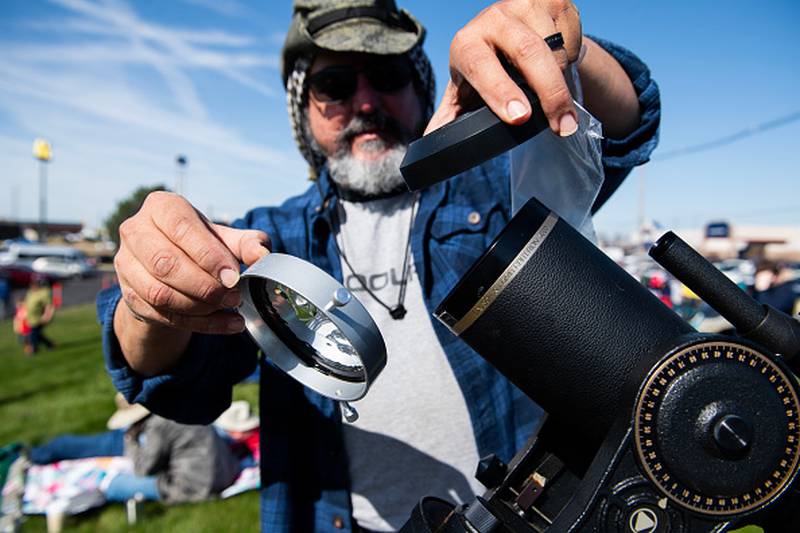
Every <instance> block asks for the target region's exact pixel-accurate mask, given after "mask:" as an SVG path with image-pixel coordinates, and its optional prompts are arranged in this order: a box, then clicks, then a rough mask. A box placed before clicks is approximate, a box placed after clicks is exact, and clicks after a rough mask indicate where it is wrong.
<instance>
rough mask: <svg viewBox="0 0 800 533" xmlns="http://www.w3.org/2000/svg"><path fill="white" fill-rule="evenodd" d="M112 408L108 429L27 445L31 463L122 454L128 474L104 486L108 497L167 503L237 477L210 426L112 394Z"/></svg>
mask: <svg viewBox="0 0 800 533" xmlns="http://www.w3.org/2000/svg"><path fill="white" fill-rule="evenodd" d="M115 401H116V403H117V411H116V412H115V413H114V414H113V415H112V416H111V418H109V420H108V424H107V426H108V429H109V431H107V432H104V433H98V434H95V435H61V436H58V437H56V438H54V439H52V440H50V441H49V442H47V443H46V444H44V445H42V446H37V447H34V448H31V449H30V452H29V454H28V456H29V459H30V460H31V462H33V463H34V464H50V463H54V462H56V461H62V460H65V459H82V458H86V457H114V456H126V457H129V458H130V459H131V460H132V461H133V473H132V474H118V475H117V476H115V477H114V478H113V479H112V480H111V482H110V483H109V484H108V486H107V487H106V489H105V496H106V498H107V499H108V500H109V501H127V500H129V499H131V498H133V497H135V496H137V495H138V494H141V495H142V497H143V498H144V499H146V500H159V501H163V502H165V503H168V504H173V503H183V502H192V501H202V500H206V499H208V498H209V497H211V496H213V495H215V494H218V493H219V492H221V491H222V490H224V489H225V488H227V487H228V486H229V485H230V484H231V483H233V482H234V481H235V480H236V476H238V475H239V471H240V466H239V460H238V459H237V458H236V456H235V455H234V454H233V452H232V451H231V449H230V447H229V446H228V444H227V442H225V440H224V439H223V438H222V437H221V436H220V435H219V434H218V433H217V431H216V430H215V429H214V428H213V427H212V426H190V425H184V424H179V423H177V422H173V421H172V420H167V419H166V418H162V417H160V416H158V415H154V414H152V413H150V411H148V410H147V409H146V408H145V407H143V406H141V405H138V404H133V405H131V404H129V403H128V402H126V401H125V399H124V398H123V397H122V395H120V394H117V396H116V398H115Z"/></svg>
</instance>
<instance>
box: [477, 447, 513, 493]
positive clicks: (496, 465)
mask: <svg viewBox="0 0 800 533" xmlns="http://www.w3.org/2000/svg"><path fill="white" fill-rule="evenodd" d="M507 472H508V466H507V465H506V464H505V463H504V462H503V461H501V460H500V458H499V457H497V456H496V455H495V454H493V453H490V454H489V455H486V456H484V457H481V460H480V461H478V469H477V470H476V471H475V479H477V480H478V481H480V482H481V483H483V486H484V487H486V488H487V489H491V488H494V487H496V486H498V485H500V484H501V483H502V482H503V480H504V479H505V477H506V473H507Z"/></svg>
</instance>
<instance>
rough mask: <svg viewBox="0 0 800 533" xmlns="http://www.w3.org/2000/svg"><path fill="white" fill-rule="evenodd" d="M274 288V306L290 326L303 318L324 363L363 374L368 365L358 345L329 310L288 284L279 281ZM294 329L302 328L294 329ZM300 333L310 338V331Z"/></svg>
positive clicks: (312, 344) (302, 321)
mask: <svg viewBox="0 0 800 533" xmlns="http://www.w3.org/2000/svg"><path fill="white" fill-rule="evenodd" d="M273 292H274V295H273V296H272V298H271V301H272V306H273V307H274V308H275V310H277V311H278V313H279V314H280V315H281V316H282V317H283V318H284V320H286V321H287V323H288V324H289V325H290V328H292V329H293V330H294V329H295V328H294V327H293V326H296V325H297V323H298V322H299V323H301V324H303V325H304V326H305V327H306V328H308V330H310V331H311V332H313V334H314V335H313V340H312V341H311V342H310V344H311V346H312V347H313V348H314V350H315V351H316V353H317V355H318V356H319V362H320V363H322V364H323V365H324V366H326V367H328V368H329V369H331V370H335V369H337V368H339V369H342V370H345V371H348V372H357V373H359V374H360V373H362V372H363V370H364V367H363V365H362V364H361V359H360V358H359V357H358V353H357V352H356V350H355V348H353V345H352V344H350V341H349V340H348V339H347V338H346V337H345V336H344V335H343V334H342V332H341V331H340V330H339V328H338V327H336V324H334V323H333V322H332V321H331V320H330V319H329V318H328V317H327V316H326V315H325V313H323V312H321V311H320V310H319V309H317V306H315V305H314V304H313V303H311V302H309V301H308V300H306V299H305V298H304V297H303V296H302V295H300V294H298V293H297V292H296V291H294V290H292V289H291V288H289V287H286V286H285V285H281V284H276V285H275V288H274V291H273ZM291 315H293V317H292V316H291ZM292 318H294V319H295V320H292ZM294 333H295V334H298V333H300V332H297V331H294ZM299 336H300V337H301V338H304V339H307V338H308V336H307V335H302V334H300V335H299Z"/></svg>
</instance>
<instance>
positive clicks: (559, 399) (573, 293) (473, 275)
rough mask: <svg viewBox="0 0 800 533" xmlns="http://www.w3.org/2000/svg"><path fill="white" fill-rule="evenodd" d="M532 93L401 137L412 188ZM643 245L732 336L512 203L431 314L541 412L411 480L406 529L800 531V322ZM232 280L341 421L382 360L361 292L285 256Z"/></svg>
mask: <svg viewBox="0 0 800 533" xmlns="http://www.w3.org/2000/svg"><path fill="white" fill-rule="evenodd" d="M526 93H527V94H528V97H529V99H530V100H531V104H532V108H533V115H532V118H531V119H530V120H529V121H528V122H526V123H525V124H523V125H521V126H510V125H507V124H505V123H503V122H502V121H501V120H500V119H499V118H498V117H497V116H496V115H494V114H493V113H492V112H491V111H490V110H489V109H488V108H486V107H484V108H481V109H478V110H476V111H473V112H470V113H467V114H465V115H462V116H461V117H459V118H457V119H456V120H455V121H453V122H451V123H450V124H447V125H445V126H444V127H442V128H440V129H438V130H436V131H434V132H432V133H430V134H428V135H427V136H425V137H423V138H421V139H419V140H417V141H415V142H413V143H412V144H411V145H410V146H409V149H408V151H407V153H406V156H405V159H404V161H403V164H402V165H401V172H402V173H403V177H404V179H405V181H406V184H407V185H408V186H409V188H410V189H412V190H414V189H421V188H424V187H427V186H429V185H431V184H433V183H436V182H438V181H442V180H444V179H447V178H448V177H450V176H453V175H455V174H457V173H459V172H461V171H463V170H466V169H467V168H469V167H471V166H474V165H476V164H479V163H481V162H483V161H486V160H488V159H490V158H492V157H494V156H496V155H499V154H500V153H502V152H504V151H507V150H509V149H511V148H513V147H514V146H517V145H518V144H520V143H522V142H524V141H526V140H528V139H530V138H531V137H533V136H534V135H537V134H539V133H540V132H541V131H543V130H545V129H546V128H547V121H546V119H545V118H544V113H543V112H542V110H541V106H540V105H538V101H537V99H536V96H535V95H534V94H533V93H532V92H531V91H530V90H529V89H526ZM650 255H651V256H652V258H653V259H655V260H656V261H657V262H658V263H659V264H661V265H662V266H663V267H664V268H665V269H666V270H667V271H668V272H670V273H671V274H672V275H673V276H674V277H675V278H676V279H678V280H679V281H681V282H683V283H684V284H685V285H686V286H687V287H688V288H690V289H691V290H692V291H693V292H694V293H695V294H697V295H698V296H699V297H701V298H702V299H703V300H705V301H706V303H708V304H709V305H710V306H711V307H713V308H714V309H715V310H716V311H717V312H719V313H720V315H722V316H723V317H724V318H725V319H727V320H728V322H730V323H731V324H732V325H733V326H734V327H735V329H736V335H727V336H726V335H712V334H706V333H700V332H698V331H696V330H695V329H694V328H693V327H691V326H690V325H689V324H688V323H687V322H685V321H684V320H682V319H681V318H680V317H679V316H678V315H677V314H676V313H674V312H673V311H672V310H671V309H669V308H667V307H666V306H665V305H664V304H663V303H662V302H661V301H660V300H659V299H658V298H656V297H655V296H654V295H652V294H651V293H650V291H648V290H647V289H646V288H644V287H643V286H642V285H641V284H640V283H639V282H638V281H637V280H635V279H634V278H633V277H631V276H630V275H629V274H628V273H627V272H625V271H624V270H623V269H622V268H621V267H619V266H618V265H617V264H616V263H615V262H614V261H612V260H611V259H610V258H609V257H608V256H606V255H605V254H604V253H603V252H602V251H601V250H599V249H598V248H597V247H596V246H595V245H594V244H592V243H591V242H590V241H589V240H587V239H586V238H585V237H583V236H582V235H581V234H580V233H579V232H578V231H576V230H575V229H574V228H573V227H572V226H570V225H569V224H568V223H567V222H566V221H565V220H563V219H562V218H561V217H560V216H559V215H558V214H557V213H556V212H554V211H552V210H551V209H549V208H548V207H547V206H546V205H544V204H543V203H542V202H540V201H539V200H537V199H536V198H531V199H530V200H529V201H528V202H527V203H526V204H525V205H524V206H523V207H522V208H521V209H520V210H519V211H518V212H517V213H516V214H515V215H514V216H513V217H512V219H511V220H510V221H509V223H508V224H507V225H506V227H505V228H504V229H503V230H502V231H501V232H500V234H499V235H498V236H497V237H496V238H495V240H494V241H493V243H492V244H491V245H490V246H489V248H488V249H487V250H486V251H485V252H484V253H483V255H482V256H481V257H479V258H478V260H477V261H476V262H475V263H474V264H473V265H472V266H471V267H470V268H469V269H468V271H467V272H466V274H465V275H464V276H463V277H462V278H461V279H460V280H459V281H458V283H457V284H456V285H455V287H454V288H453V289H452V290H451V292H450V293H449V294H448V295H447V296H446V297H445V299H444V300H443V301H442V302H441V304H440V305H439V306H438V307H437V309H436V310H435V313H434V314H435V317H436V318H437V319H438V320H440V321H441V322H442V323H443V324H445V325H446V326H447V327H448V328H449V329H450V331H451V332H452V333H453V334H454V335H456V336H458V337H459V338H461V339H462V340H463V341H464V342H466V343H467V344H468V345H469V346H471V347H472V348H473V349H474V350H475V351H476V352H477V353H478V354H479V355H480V356H481V357H483V358H485V359H486V360H487V361H488V362H489V363H490V364H491V365H493V366H494V367H495V368H496V369H497V370H498V371H500V372H501V373H502V374H503V375H504V376H505V377H506V378H507V379H508V380H509V381H511V382H512V383H513V384H515V385H516V386H517V387H518V388H519V389H520V390H521V391H522V392H524V393H525V394H526V395H528V396H529V397H530V398H531V399H532V400H534V401H535V402H536V403H538V404H539V405H540V406H541V407H542V408H544V409H545V410H546V411H547V413H548V416H547V418H546V420H545V422H544V424H543V425H542V427H541V429H540V430H539V431H538V432H537V433H536V434H534V435H531V437H530V439H529V440H528V442H527V443H526V444H525V445H524V446H523V448H522V449H521V450H519V451H518V453H517V455H516V456H514V457H513V458H512V459H511V460H510V461H509V462H508V464H506V463H504V462H503V461H502V460H501V459H500V458H498V457H497V456H495V455H489V456H486V457H483V458H482V459H481V460H480V463H479V465H478V467H477V471H476V477H477V479H478V480H479V481H480V482H481V483H482V484H483V485H484V486H485V487H486V492H484V493H483V494H482V495H480V496H477V497H475V498H474V499H473V500H472V501H470V502H467V503H465V504H462V505H458V506H456V505H453V504H451V503H449V502H448V501H446V500H444V499H441V498H439V497H438V496H437V495H431V496H425V497H423V498H422V499H421V500H420V502H419V504H418V505H417V506H416V507H415V508H414V509H413V510H411V511H410V518H409V520H408V521H407V522H406V524H405V525H404V526H403V528H402V529H401V532H404V533H434V532H440V533H533V532H535V533H542V532H550V533H562V532H583V531H586V532H596V533H605V532H627V533H693V532H715V533H716V532H725V531H734V530H736V529H737V528H740V527H742V526H745V525H755V526H759V527H761V528H762V529H764V530H766V531H767V532H770V533H771V532H783V531H800V510H799V509H800V494H798V483H797V481H796V478H797V472H798V468H800V464H799V463H800V445H799V443H800V391H799V390H798V383H797V378H796V377H795V374H794V372H795V371H796V370H797V368H798V367H800V364H799V363H800V358H799V357H798V352H800V324H798V322H797V321H796V320H795V319H793V318H792V317H790V316H787V315H786V314H784V313H782V312H780V311H778V310H776V309H774V308H772V307H770V306H767V305H762V304H759V303H758V302H756V301H755V300H753V299H752V298H751V297H750V296H749V295H747V294H745V293H744V292H743V291H741V290H740V289H739V288H738V287H737V286H736V285H735V284H734V283H733V282H732V281H730V280H729V279H728V278H727V277H725V276H724V275H723V274H722V273H721V272H719V271H718V270H717V269H716V268H715V267H714V266H713V265H712V264H711V263H709V262H708V261H707V260H706V259H704V258H703V257H702V256H701V255H700V254H698V253H697V252H696V251H695V250H693V249H692V248H691V247H690V246H689V245H688V244H686V243H685V242H684V241H682V240H681V239H680V238H679V237H678V236H677V235H675V234H674V233H671V232H668V233H667V234H665V235H664V236H662V237H661V238H660V239H659V240H658V241H657V242H656V244H655V245H654V246H653V247H652V248H651V250H650ZM241 283H242V287H243V305H242V307H241V309H240V312H241V313H242V315H243V316H244V317H245V321H246V325H247V329H248V331H249V332H250V334H251V335H252V336H253V338H254V340H255V341H256V343H257V344H258V345H259V346H260V347H261V349H262V350H263V351H264V353H265V355H266V356H267V357H268V358H269V359H270V360H271V361H272V362H273V363H274V364H275V365H276V366H277V367H278V368H281V369H282V370H283V371H284V372H286V373H288V374H289V375H291V376H292V377H293V378H295V379H297V380H298V381H300V382H301V383H303V384H304V385H306V386H308V387H310V388H311V389H313V390H315V391H317V392H319V393H320V394H324V395H326V396H328V397H330V398H333V399H335V400H337V401H339V402H340V403H341V406H342V412H343V414H344V416H345V418H346V419H348V420H350V421H352V420H355V419H356V418H357V417H358V413H357V411H356V409H355V408H354V407H353V406H352V405H351V404H350V402H355V401H357V400H359V399H360V398H362V397H363V396H364V395H365V394H367V392H368V389H369V387H370V386H371V384H372V383H373V382H374V380H375V379H376V377H377V376H378V374H379V373H380V371H381V370H382V369H383V367H384V365H385V362H386V348H385V345H384V342H383V339H382V337H381V335H380V333H379V331H378V329H377V327H376V325H375V323H374V322H373V320H372V319H371V317H370V316H369V314H368V313H367V311H366V309H365V308H364V306H363V305H362V304H361V303H360V302H358V300H357V299H356V298H355V297H353V296H352V295H351V294H350V293H349V292H348V291H347V290H346V289H345V288H344V287H342V286H341V285H340V284H339V283H338V282H337V281H336V280H334V279H333V278H331V277H330V276H329V275H327V274H326V273H325V272H323V271H322V270H320V269H319V268H317V267H315V266H314V265H311V264H310V263H307V262H305V261H302V260H300V259H298V258H294V257H291V256H287V255H282V254H268V255H267V256H265V257H264V258H262V259H261V260H259V261H258V262H256V263H255V264H254V265H252V266H251V267H250V268H249V269H248V270H247V271H246V272H245V273H244V274H243V275H242V282H241ZM441 437H442V438H443V439H446V438H449V436H448V435H446V434H444V433H443V434H442V435H441ZM756 531H758V529H753V528H751V529H748V530H747V533H755V532H756Z"/></svg>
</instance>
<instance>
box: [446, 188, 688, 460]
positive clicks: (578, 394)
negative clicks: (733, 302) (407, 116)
mask: <svg viewBox="0 0 800 533" xmlns="http://www.w3.org/2000/svg"><path fill="white" fill-rule="evenodd" d="M434 314H435V315H436V317H437V318H438V319H439V320H440V321H441V322H443V323H444V324H445V325H446V326H447V327H448V328H449V329H450V330H451V331H452V332H453V333H455V334H456V335H458V336H459V337H460V338H461V339H463V340H464V341H466V342H467V343H468V344H469V345H470V346H471V347H472V348H473V349H474V350H475V351H476V352H478V353H479V354H480V355H481V356H482V357H484V358H485V359H486V360H487V361H488V362H489V363H491V364H492V365H493V366H494V367H495V368H497V369H498V370H499V371H500V372H501V373H502V374H503V375H504V376H506V377H507V378H508V379H509V380H510V381H512V382H513V383H514V384H515V385H517V386H518V387H519V388H520V389H521V390H522V391H523V392H524V393H525V394H527V395H528V396H530V397H531V398H532V399H533V400H535V401H536V402H537V403H538V404H539V405H541V406H542V407H543V408H544V409H545V410H546V411H547V412H548V413H549V418H548V425H549V426H550V427H553V426H554V425H557V426H558V428H559V429H558V430H557V431H556V432H555V433H554V434H553V435H554V436H553V437H552V440H551V442H553V443H554V444H555V447H553V448H552V449H556V450H560V449H563V448H564V447H565V446H571V447H572V448H575V452H574V453H575V455H574V459H575V461H574V463H573V464H576V465H577V464H583V465H586V464H588V462H589V461H590V460H591V458H592V457H594V454H595V453H596V451H597V449H598V447H599V445H600V442H601V441H602V439H603V438H604V437H605V435H606V434H607V432H608V430H609V429H610V428H611V425H612V423H613V422H614V421H615V420H616V419H617V418H618V417H619V416H622V413H623V412H624V410H625V409H630V408H631V407H632V405H633V400H634V398H633V394H635V390H634V391H633V393H631V392H630V390H629V389H628V388H627V387H626V384H627V383H628V381H629V380H632V382H633V383H639V382H640V381H641V379H642V378H643V377H644V372H646V370H649V368H650V367H651V366H652V365H653V364H655V363H656V362H657V361H658V360H659V359H660V358H661V357H662V356H663V352H662V351H660V348H662V347H663V346H665V345H670V346H671V345H672V344H671V341H673V340H674V339H676V338H678V337H680V336H683V335H685V334H689V333H693V332H695V330H694V329H693V328H692V327H691V326H690V325H689V324H687V323H686V322H684V321H683V320H681V319H680V317H678V315H676V314H675V313H674V312H673V311H672V310H671V309H669V308H667V306H665V305H664V304H662V303H661V302H660V301H659V300H658V298H656V297H655V296H653V295H652V294H651V293H650V291H648V290H647V289H646V288H644V287H643V286H642V285H641V284H640V283H639V282H638V281H637V280H635V279H634V278H633V277H631V276H630V275H629V274H628V273H627V272H625V271H624V270H623V269H622V268H621V267H619V266H618V265H617V264H616V263H615V262H614V261H612V260H611V259H610V258H609V257H608V256H607V255H606V254H604V253H603V252H602V251H601V250H600V249H598V248H597V247H596V246H595V245H593V244H592V243H591V242H589V241H588V240H586V239H585V238H584V237H583V236H582V235H581V234H580V233H578V232H577V231H576V230H575V229H573V228H572V227H571V226H570V225H569V224H568V223H566V222H565V221H563V220H561V219H560V218H559V217H558V216H557V215H555V214H554V213H552V212H551V211H550V210H549V209H548V208H546V207H545V206H544V205H542V204H541V203H540V202H539V201H537V200H536V199H535V198H534V199H531V200H529V201H528V203H526V204H525V205H524V206H523V207H522V209H520V211H519V212H518V213H517V214H516V215H514V217H513V218H512V219H511V221H510V222H509V223H508V224H507V225H506V227H505V228H504V229H503V230H502V231H501V233H500V235H499V236H498V237H497V239H496V240H495V241H494V243H492V244H491V245H490V247H489V249H488V250H487V251H486V252H485V253H484V254H483V255H482V256H481V257H480V258H479V259H478V260H477V261H476V262H475V264H473V265H472V267H471V268H470V270H469V271H468V272H467V273H466V274H465V275H464V276H463V277H462V278H461V280H460V281H459V282H458V284H456V286H455V287H454V288H453V290H452V291H451V292H450V294H448V295H447V297H445V299H444V301H443V302H442V303H441V304H440V305H439V307H438V308H437V309H436V311H435V313H434ZM561 458H562V459H564V458H563V457H561Z"/></svg>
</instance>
